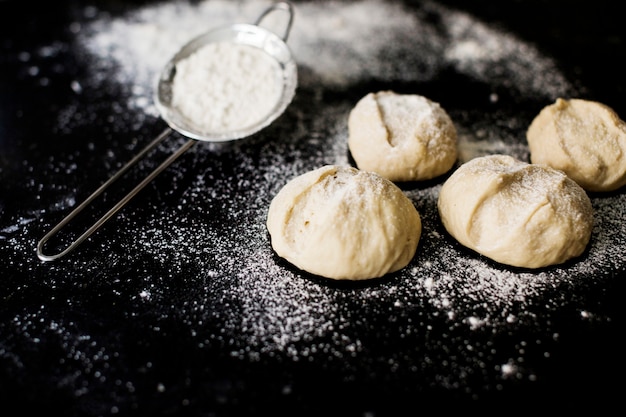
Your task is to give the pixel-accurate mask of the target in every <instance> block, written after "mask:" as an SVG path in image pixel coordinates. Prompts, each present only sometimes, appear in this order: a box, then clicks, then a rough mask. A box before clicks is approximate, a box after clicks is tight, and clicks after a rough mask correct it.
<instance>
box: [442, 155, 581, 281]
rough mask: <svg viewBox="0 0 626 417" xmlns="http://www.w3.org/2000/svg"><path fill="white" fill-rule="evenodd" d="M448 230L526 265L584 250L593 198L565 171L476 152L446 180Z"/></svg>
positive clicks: (487, 252)
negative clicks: (474, 156) (474, 155)
mask: <svg viewBox="0 0 626 417" xmlns="http://www.w3.org/2000/svg"><path fill="white" fill-rule="evenodd" d="M438 209H439V214H440V217H441V220H442V223H443V225H444V226H445V228H446V230H447V231H448V232H449V233H450V235H452V236H453V237H454V238H455V239H456V240H457V241H458V242H459V243H461V244H462V245H464V246H466V247H468V248H470V249H472V250H474V251H476V252H478V253H480V254H482V255H484V256H486V257H488V258H491V259H492V260H494V261H496V262H499V263H502V264H506V265H512V266H517V267H523V268H541V267H546V266H550V265H556V264H561V263H563V262H565V261H567V260H569V259H572V258H575V257H577V256H579V255H581V254H582V253H583V252H584V250H585V248H586V246H587V244H588V242H589V240H590V238H591V232H592V229H593V209H592V206H591V200H590V199H589V197H588V196H587V194H586V192H585V190H583V189H582V188H581V187H580V186H579V185H578V184H577V183H576V182H574V181H573V180H572V179H571V178H569V177H568V176H567V175H565V174H564V173H563V172H561V171H558V170H555V169H552V168H550V167H548V166H544V165H536V164H528V163H526V162H522V161H519V160H517V159H514V158H513V157H511V156H508V155H490V156H484V157H478V158H474V159H472V160H470V161H468V162H466V163H464V164H463V165H461V166H460V167H459V168H458V169H457V170H456V171H455V172H454V173H453V174H452V175H451V176H450V177H449V178H448V179H447V180H446V182H445V183H444V184H443V186H442V188H441V191H440V194H439V199H438Z"/></svg>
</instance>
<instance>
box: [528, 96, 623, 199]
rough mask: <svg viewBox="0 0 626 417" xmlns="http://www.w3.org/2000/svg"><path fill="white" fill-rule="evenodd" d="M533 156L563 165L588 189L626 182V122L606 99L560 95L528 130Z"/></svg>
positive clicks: (538, 161)
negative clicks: (564, 96) (592, 99)
mask: <svg viewBox="0 0 626 417" xmlns="http://www.w3.org/2000/svg"><path fill="white" fill-rule="evenodd" d="M526 138H527V140H528V146H529V148H530V160H531V162H533V163H536V164H546V165H549V166H551V167H553V168H556V169H560V170H561V171H563V172H565V173H566V174H567V175H568V176H569V177H570V178H572V179H573V180H574V181H576V182H577V183H578V184H580V186H581V187H583V188H584V189H586V190H588V191H612V190H616V189H618V188H620V187H622V186H623V185H624V184H626V123H624V121H622V120H621V119H620V118H619V117H618V116H617V114H616V113H615V112H614V111H613V110H612V109H611V108H609V107H607V106H605V105H604V104H600V103H597V102H594V101H588V100H581V99H572V100H565V99H561V98H559V99H557V100H556V102H555V103H554V104H551V105H549V106H546V107H545V108H543V109H542V110H541V112H539V114H538V115H537V117H535V119H534V120H533V121H532V123H531V124H530V127H529V128H528V132H527V133H526Z"/></svg>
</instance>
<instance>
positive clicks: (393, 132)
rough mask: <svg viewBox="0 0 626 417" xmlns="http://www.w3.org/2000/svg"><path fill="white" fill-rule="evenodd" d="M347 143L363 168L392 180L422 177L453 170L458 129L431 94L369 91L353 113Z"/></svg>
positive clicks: (351, 113)
mask: <svg viewBox="0 0 626 417" xmlns="http://www.w3.org/2000/svg"><path fill="white" fill-rule="evenodd" d="M348 131H349V132H348V133H349V135H348V146H349V149H350V153H351V154H352V157H353V158H354V161H355V162H356V165H357V167H358V168H359V169H363V170H367V171H373V172H377V173H379V174H380V175H382V176H383V177H385V178H387V179H389V180H391V181H394V182H396V181H422V180H429V179H432V178H435V177H437V176H439V175H442V174H444V173H446V172H447V171H448V170H450V169H451V168H452V166H453V165H454V163H455V162H456V159H457V132H456V128H455V126H454V124H453V123H452V120H451V119H450V117H449V116H448V114H447V113H446V111H445V110H444V109H443V108H442V107H441V106H440V105H439V104H438V103H435V102H433V101H431V100H429V99H427V98H426V97H423V96H420V95H416V94H397V93H395V92H393V91H380V92H377V93H369V94H367V95H366V96H365V97H363V98H362V99H361V100H359V102H358V103H357V104H356V106H355V107H354V108H353V109H352V111H351V112H350V115H349V118H348Z"/></svg>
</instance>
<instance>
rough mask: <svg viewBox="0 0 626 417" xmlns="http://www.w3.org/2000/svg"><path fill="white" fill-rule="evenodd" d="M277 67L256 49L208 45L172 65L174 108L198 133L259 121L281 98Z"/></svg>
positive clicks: (217, 44) (226, 130)
mask: <svg viewBox="0 0 626 417" xmlns="http://www.w3.org/2000/svg"><path fill="white" fill-rule="evenodd" d="M280 74H281V72H280V66H279V64H278V62H277V61H276V60H274V59H272V58H271V57H270V56H269V55H268V54H267V53H265V52H264V51H262V50H261V49H259V48H256V47H253V46H249V45H243V44H239V43H233V42H215V43H210V44H207V45H205V46H203V47H202V48H200V49H199V50H197V51H195V52H194V53H192V54H191V55H190V56H188V57H186V58H184V59H183V60H181V61H180V62H178V63H177V64H176V75H175V76H174V80H173V84H172V105H173V106H174V107H175V108H177V109H178V110H179V111H180V113H181V114H182V115H183V116H185V117H186V118H187V119H188V120H189V121H190V122H191V123H192V125H194V126H195V127H196V128H198V129H200V130H201V131H202V132H214V133H222V132H232V131H236V130H239V129H244V128H247V127H249V126H252V125H255V124H257V123H259V122H261V121H263V120H264V119H265V118H266V117H267V116H268V115H269V114H270V112H271V111H272V109H273V108H274V105H275V104H276V103H277V102H278V100H279V98H280V95H281V87H282V86H281V84H280V83H279V82H280Z"/></svg>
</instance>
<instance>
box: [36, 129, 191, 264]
mask: <svg viewBox="0 0 626 417" xmlns="http://www.w3.org/2000/svg"><path fill="white" fill-rule="evenodd" d="M170 133H172V129H171V128H169V127H168V128H166V129H165V130H164V131H163V132H162V133H161V134H160V135H158V136H157V137H156V138H155V139H154V140H153V141H152V142H150V143H149V144H148V145H147V146H146V147H145V148H143V149H142V150H141V151H140V152H139V153H138V154H137V155H135V157H133V159H131V160H130V161H128V162H127V163H126V165H124V166H123V167H122V168H120V170H119V171H117V173H115V175H113V176H112V177H111V178H109V179H108V180H107V181H106V182H105V183H104V184H102V185H101V186H100V187H99V188H98V189H97V190H96V191H94V192H93V193H92V194H91V195H90V196H89V197H87V199H85V201H83V202H82V203H81V204H80V205H78V206H77V207H76V208H75V209H74V210H72V212H71V213H70V214H68V215H67V216H66V217H65V218H63V220H61V222H59V224H57V225H56V226H55V227H54V228H53V229H52V230H50V231H49V232H48V233H47V234H46V235H45V236H44V237H43V238H42V239H41V240H40V241H39V243H37V256H38V257H39V259H41V260H42V261H53V260H55V259H58V258H60V257H62V256H64V255H66V254H67V253H69V252H71V251H72V250H74V249H75V248H76V247H77V246H78V245H80V244H81V243H82V242H83V241H85V240H86V239H87V238H88V237H89V236H91V235H92V234H93V233H94V232H95V231H96V230H98V228H100V226H102V225H103V224H104V223H105V222H106V221H107V220H109V219H110V218H111V217H113V215H114V214H115V213H117V212H118V211H119V210H120V209H121V208H122V207H124V205H126V203H128V202H129V201H130V200H131V199H132V198H133V197H134V196H135V195H136V194H137V193H138V192H139V191H141V189H143V188H144V187H145V186H146V185H147V184H148V183H149V182H150V181H152V180H153V179H154V178H155V177H156V176H157V175H159V174H160V173H161V171H163V170H164V169H165V168H167V167H168V166H169V165H170V164H171V163H172V162H174V161H175V160H176V158H178V157H179V156H180V155H182V154H183V153H185V152H186V151H187V150H188V149H189V148H191V146H193V144H194V143H196V141H195V140H193V139H189V140H188V141H187V142H185V143H184V144H183V145H182V146H181V147H180V148H178V150H177V151H176V152H174V153H173V154H172V155H170V156H169V158H167V159H166V160H165V161H163V162H162V163H161V165H159V166H158V167H156V168H155V169H154V171H152V172H151V173H150V174H149V175H148V176H147V177H145V178H144V179H143V180H142V181H141V182H140V183H139V184H137V186H135V188H133V189H132V190H131V191H130V192H129V193H128V194H126V196H125V197H124V198H122V199H121V200H120V201H119V202H118V203H117V204H116V205H115V206H113V207H112V208H111V209H110V210H109V211H107V212H106V213H105V214H104V215H103V216H102V217H101V218H100V219H99V220H98V221H96V222H95V223H94V224H93V225H91V227H89V228H88V229H87V230H86V231H85V232H84V233H83V234H82V235H81V236H79V237H78V238H77V239H76V240H74V241H73V242H72V243H71V244H70V245H69V246H67V248H66V249H64V250H63V251H61V252H58V253H56V254H53V255H46V254H45V253H44V245H45V244H46V242H47V241H48V240H49V239H50V238H51V237H52V236H54V235H55V234H57V233H58V232H59V231H60V230H61V229H62V228H63V227H65V225H67V224H68V223H69V222H70V221H71V220H72V219H73V218H74V217H76V215H78V213H80V212H81V211H82V210H83V209H84V208H85V207H87V206H88V205H89V204H91V203H92V202H93V200H95V199H96V198H97V197H98V196H99V195H100V194H102V193H103V192H104V191H105V190H106V189H107V188H108V187H109V186H110V185H111V184H112V183H113V182H115V181H116V180H117V179H119V178H120V177H121V176H122V175H124V173H125V172H126V171H128V169H129V168H130V167H132V166H133V165H135V164H136V163H137V162H139V160H141V159H142V158H143V157H144V156H145V155H146V154H147V153H148V152H150V151H151V150H152V149H154V148H155V147H156V146H157V145H158V144H159V143H161V142H162V141H163V140H164V139H165V138H166V137H168V136H169V135H170Z"/></svg>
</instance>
